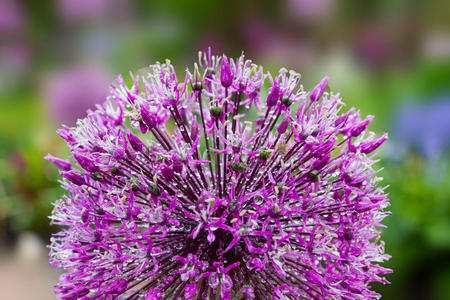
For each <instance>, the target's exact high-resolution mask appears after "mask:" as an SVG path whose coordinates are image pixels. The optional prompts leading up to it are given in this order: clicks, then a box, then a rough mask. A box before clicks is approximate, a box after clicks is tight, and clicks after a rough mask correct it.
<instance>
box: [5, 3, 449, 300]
mask: <svg viewBox="0 0 450 300" xmlns="http://www.w3.org/2000/svg"><path fill="white" fill-rule="evenodd" d="M449 15H450V2H449V1H447V0H441V1H440V0H436V1H406V0H378V1H360V0H345V1H337V0H336V1H333V0H284V1H268V0H267V1H262V0H253V1H237V0H228V1H210V0H209V1H208V0H199V1H173V0H166V1H144V0H139V1H126V0H53V1H18V0H0V245H1V246H0V281H2V279H7V280H9V281H7V282H8V283H9V285H8V287H7V288H6V295H8V290H12V289H14V288H15V284H16V285H17V286H22V287H23V283H24V282H23V280H25V279H24V278H27V277H23V276H22V275H23V274H25V273H28V274H29V273H30V272H31V273H33V272H39V274H42V276H43V277H45V278H47V279H46V280H45V281H42V282H41V281H39V282H36V283H35V282H33V280H35V279H33V278H34V277H33V278H30V279H27V280H29V281H27V283H26V284H25V285H28V289H29V292H28V293H26V292H25V293H23V294H20V293H19V294H17V293H12V294H10V295H12V296H11V297H10V298H11V299H12V298H14V299H48V298H54V297H55V296H54V295H53V294H52V292H51V288H52V285H53V283H54V282H55V280H56V278H57V275H58V271H55V270H52V269H49V267H48V266H47V264H46V259H47V258H46V255H45V253H46V251H45V248H44V245H45V244H46V243H48V239H49V236H50V234H51V232H52V231H55V230H56V228H51V227H50V226H49V219H48V217H47V216H48V215H49V214H50V212H51V210H52V202H53V201H54V200H55V199H57V198H58V197H59V196H60V195H61V194H62V190H61V189H60V188H59V186H58V182H57V180H58V178H59V176H58V173H57V170H56V168H55V167H54V166H52V165H51V164H50V163H48V162H46V161H44V160H43V156H45V155H46V154H47V153H52V154H53V155H60V156H65V155H66V154H67V150H66V148H65V146H64V145H63V143H62V141H61V139H60V138H59V137H58V136H57V134H56V133H55V130H56V129H57V128H59V126H60V124H62V123H64V124H67V125H74V124H75V121H76V119H77V118H78V117H82V116H83V115H84V112H85V111H86V109H87V108H92V107H93V106H94V104H95V103H97V102H101V100H102V99H103V97H104V96H105V95H106V93H107V91H108V86H109V83H110V82H111V81H112V80H113V79H114V77H115V76H116V75H117V74H119V73H122V74H127V73H128V72H129V71H137V70H139V69H140V68H142V67H145V66H147V65H149V64H152V63H154V62H155V61H157V60H159V61H163V60H164V59H165V58H170V59H171V61H172V63H173V64H174V65H175V67H176V68H177V70H178V71H179V72H180V74H182V72H184V69H185V67H186V66H189V67H191V66H192V64H193V62H194V61H195V60H196V59H197V51H198V50H199V49H205V48H207V47H208V46H211V48H212V50H213V53H215V54H221V53H223V52H225V53H227V55H228V56H238V55H239V54H240V53H241V52H242V51H244V52H245V53H246V55H247V57H249V58H251V59H253V60H254V61H255V62H256V63H258V64H261V65H263V66H264V67H265V70H266V71H271V72H276V71H277V70H278V69H279V68H280V67H282V66H285V67H287V68H290V69H295V70H297V71H299V72H300V73H301V74H302V76H303V77H302V78H303V79H302V80H303V85H304V86H305V87H306V88H308V89H310V88H311V87H313V86H314V84H315V83H317V82H318V81H319V80H320V79H321V78H322V77H323V76H324V75H328V76H329V77H330V86H331V88H332V90H333V91H340V92H341V95H342V97H343V99H344V101H345V102H346V103H347V105H348V106H349V107H351V106H355V107H357V108H359V109H361V111H362V113H363V115H366V114H374V115H375V116H376V118H375V120H374V122H373V123H372V125H371V129H372V130H374V131H376V132H377V133H382V132H389V135H390V139H389V141H388V143H386V144H385V145H384V146H383V147H382V148H381V150H380V155H379V157H380V159H381V162H380V163H379V167H381V166H382V167H384V170H383V171H382V176H383V177H384V178H385V181H384V183H385V184H388V185H390V187H389V189H388V191H389V193H390V199H391V210H392V216H390V217H388V218H387V219H386V220H385V222H384V223H385V224H386V225H387V226H388V228H387V229H386V230H385V231H384V234H383V238H384V240H385V241H386V252H388V253H390V254H391V255H392V259H391V260H390V261H389V262H388V263H386V264H385V266H387V267H390V268H392V269H394V273H393V274H390V275H388V279H389V280H390V281H391V282H392V284H391V285H387V286H380V285H377V286H375V288H376V290H378V291H379V292H380V293H382V294H383V298H384V299H450V163H449V162H450V160H449V157H450V151H449V149H450V121H449V120H450V18H449ZM35 253H38V254H35ZM34 260H38V262H36V261H34ZM23 261H26V262H27V263H25V264H24V263H23ZM30 265H31V267H30ZM17 266H20V268H19V267H17ZM11 270H13V271H11ZM18 270H22V271H18ZM20 272H23V273H20ZM35 275H36V274H35ZM2 276H3V277H2ZM4 282H6V281H4ZM21 282H22V284H21ZM5 286H6V285H5ZM8 288H9V289H8ZM7 298H8V297H7ZM5 299H6V298H5ZM8 299H9V298H8Z"/></svg>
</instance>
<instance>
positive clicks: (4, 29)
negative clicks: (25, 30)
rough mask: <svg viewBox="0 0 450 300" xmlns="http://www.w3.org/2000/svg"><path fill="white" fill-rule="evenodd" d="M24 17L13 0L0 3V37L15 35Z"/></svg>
mask: <svg viewBox="0 0 450 300" xmlns="http://www.w3.org/2000/svg"><path fill="white" fill-rule="evenodd" d="M23 24H24V17H23V14H22V10H21V7H20V6H19V4H18V3H17V1H14V0H1V1H0V35H1V36H2V37H3V35H15V34H16V33H17V32H18V31H19V30H21V29H22V27H23Z"/></svg>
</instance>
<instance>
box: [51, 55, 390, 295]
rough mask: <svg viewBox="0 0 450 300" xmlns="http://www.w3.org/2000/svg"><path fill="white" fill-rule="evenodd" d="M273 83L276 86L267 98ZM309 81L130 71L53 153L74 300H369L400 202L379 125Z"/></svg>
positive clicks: (57, 260)
mask: <svg viewBox="0 0 450 300" xmlns="http://www.w3.org/2000/svg"><path fill="white" fill-rule="evenodd" d="M264 84H270V86H269V88H268V89H265V88H264ZM326 88H327V78H324V79H323V80H322V81H321V82H320V83H319V84H318V85H317V86H316V87H315V88H314V89H313V90H312V91H311V92H306V91H304V89H303V87H302V86H301V85H300V75H299V74H298V73H296V72H293V71H287V70H286V69H281V70H280V72H279V74H277V75H276V76H275V77H274V76H272V75H271V74H268V73H264V72H263V69H262V67H260V66H257V65H255V64H253V63H252V62H251V61H250V60H245V58H244V56H241V57H239V58H238V59H236V60H234V59H229V58H227V57H226V56H225V55H223V56H222V57H216V56H212V55H211V53H210V52H207V53H200V55H199V62H198V64H197V63H196V64H194V68H193V71H192V72H190V71H189V70H188V71H186V76H185V79H184V81H182V82H181V83H179V82H178V79H177V76H176V74H175V71H174V68H173V66H172V65H171V64H170V62H169V61H166V62H165V63H164V64H160V63H158V64H156V65H153V66H151V67H150V72H149V73H148V74H145V75H144V76H134V75H133V74H131V84H129V85H127V84H125V83H124V80H123V79H122V78H121V77H119V78H118V80H117V81H116V83H115V84H113V85H112V88H111V93H110V95H109V97H108V98H107V100H106V102H105V103H104V104H103V105H98V106H97V108H96V110H95V111H88V115H87V117H86V118H85V119H83V120H79V121H78V123H77V126H76V127H75V128H68V127H64V128H63V129H61V130H60V131H59V134H60V135H61V136H62V137H63V138H64V139H65V141H66V142H67V144H68V146H69V147H70V150H71V153H72V155H73V158H72V161H73V164H74V165H76V167H74V166H73V165H72V163H71V162H69V161H67V160H62V159H58V158H55V157H53V156H50V155H49V156H48V157H47V158H48V159H49V160H51V161H53V162H54V163H55V164H56V165H57V166H58V167H59V168H60V169H61V175H62V177H63V180H62V186H63V188H64V189H65V190H66V191H67V194H66V195H65V196H63V197H62V199H60V200H59V201H57V202H56V203H55V209H54V212H53V214H52V216H51V219H52V221H53V223H55V224H57V225H61V226H62V228H63V229H62V230H61V231H60V232H59V233H57V234H55V235H54V236H53V237H52V243H51V253H50V261H51V263H52V264H53V265H55V266H58V267H61V268H64V269H66V270H67V273H65V274H63V275H62V276H61V277H60V281H59V283H58V285H57V286H56V287H55V291H56V292H57V293H58V294H60V295H61V297H62V298H63V299H75V298H86V299H91V298H92V299H94V298H102V299H112V298H142V299H144V298H145V299H166V298H167V299H169V298H170V299H178V298H186V299H193V298H195V299H218V298H220V299H231V298H233V299H243V298H245V299H268V298H270V299H272V298H274V299H319V298H320V299H325V298H326V299H330V298H334V299H368V298H377V297H379V295H378V294H377V293H375V292H373V291H371V289H370V283H371V282H374V281H379V282H387V281H386V280H385V279H384V278H383V277H382V275H383V274H386V273H388V272H389V271H390V270H388V269H385V268H383V267H381V266H379V265H378V264H377V263H378V262H382V261H384V260H386V259H388V258H389V256H388V255H385V254H384V244H383V242H382V241H380V229H379V228H380V227H381V225H380V222H381V221H382V220H383V218H384V217H385V216H386V215H387V214H388V212H385V211H384V209H385V208H386V207H387V206H388V205H389V202H388V199H387V195H386V194H385V193H384V187H379V186H378V183H379V181H380V178H378V177H375V176H374V175H375V174H376V173H377V171H376V170H374V169H373V164H374V163H375V160H374V159H373V154H371V153H372V151H374V150H375V149H376V148H377V147H379V146H380V145H381V144H382V143H383V142H384V141H385V140H386V138H387V136H386V135H383V136H382V137H380V138H378V139H377V138H376V137H375V135H374V133H371V132H368V131H367V130H366V129H367V126H368V124H369V122H370V121H371V120H372V117H371V116H369V117H367V118H366V119H363V120H362V119H361V118H360V113H359V112H358V111H355V110H354V109H350V110H348V111H347V112H345V113H341V110H342V109H343V103H342V102H341V99H340V98H339V95H337V94H332V93H329V92H326V91H325V90H326Z"/></svg>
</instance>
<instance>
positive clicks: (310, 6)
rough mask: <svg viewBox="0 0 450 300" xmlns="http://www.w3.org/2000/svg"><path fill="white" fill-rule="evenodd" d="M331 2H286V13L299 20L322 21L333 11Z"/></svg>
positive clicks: (317, 0)
mask: <svg viewBox="0 0 450 300" xmlns="http://www.w3.org/2000/svg"><path fill="white" fill-rule="evenodd" d="M333 4H334V1H333V0H287V1H286V7H285V8H286V13H287V15H289V16H292V17H293V18H299V19H307V20H308V21H309V20H312V19H323V18H325V17H327V16H329V15H330V14H331V13H332V11H333Z"/></svg>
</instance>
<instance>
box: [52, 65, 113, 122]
mask: <svg viewBox="0 0 450 300" xmlns="http://www.w3.org/2000/svg"><path fill="white" fill-rule="evenodd" d="M108 87H109V79H108V76H107V75H105V74H104V73H101V72H99V71H98V70H96V69H94V68H91V67H87V66H75V67H71V68H68V69H66V70H63V71H62V72H61V73H59V74H54V75H53V76H52V77H51V78H49V80H48V81H47V82H46V83H45V97H46V100H47V105H48V108H49V113H50V117H51V118H52V119H53V120H54V121H55V122H56V123H63V124H67V125H75V122H76V120H77V119H78V118H81V117H82V116H84V115H85V114H86V110H87V109H88V108H94V107H95V104H97V103H102V102H103V101H104V100H105V98H106V95H107V92H108Z"/></svg>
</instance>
